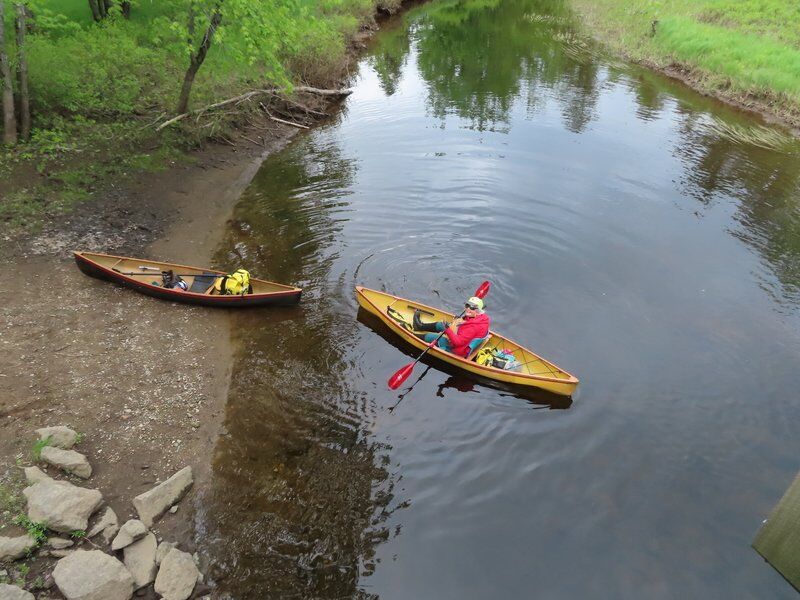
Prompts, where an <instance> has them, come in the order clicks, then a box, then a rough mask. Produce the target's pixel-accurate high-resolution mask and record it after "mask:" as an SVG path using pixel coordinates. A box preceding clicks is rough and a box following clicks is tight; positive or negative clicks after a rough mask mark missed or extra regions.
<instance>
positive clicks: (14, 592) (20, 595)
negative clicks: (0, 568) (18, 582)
mask: <svg viewBox="0 0 800 600" xmlns="http://www.w3.org/2000/svg"><path fill="white" fill-rule="evenodd" d="M0 600H34V598H33V594H31V593H30V592H26V591H25V590H23V589H22V588H18V587H17V586H15V585H9V584H7V583H0Z"/></svg>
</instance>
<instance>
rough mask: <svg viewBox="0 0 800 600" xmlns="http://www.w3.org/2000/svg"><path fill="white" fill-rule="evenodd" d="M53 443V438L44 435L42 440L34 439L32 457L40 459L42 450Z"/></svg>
mask: <svg viewBox="0 0 800 600" xmlns="http://www.w3.org/2000/svg"><path fill="white" fill-rule="evenodd" d="M52 443H53V438H51V437H46V438H44V439H43V440H36V442H34V444H33V450H32V452H33V458H34V460H41V458H42V450H44V449H45V448H46V447H47V446H49V445H51V444H52Z"/></svg>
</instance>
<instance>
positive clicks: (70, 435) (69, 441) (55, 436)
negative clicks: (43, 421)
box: [36, 425, 78, 450]
mask: <svg viewBox="0 0 800 600" xmlns="http://www.w3.org/2000/svg"><path fill="white" fill-rule="evenodd" d="M36 433H37V434H38V435H39V439H40V440H46V439H48V438H50V445H51V446H56V447H58V448H64V449H65V450H68V449H69V448H72V447H73V446H74V445H75V442H77V441H78V434H77V433H75V432H74V431H73V430H72V429H70V428H69V427H64V426H63V425H58V426H56V427H42V428H41V429H37V430H36Z"/></svg>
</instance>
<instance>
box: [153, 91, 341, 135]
mask: <svg viewBox="0 0 800 600" xmlns="http://www.w3.org/2000/svg"><path fill="white" fill-rule="evenodd" d="M280 91H281V90H279V89H278V88H270V89H265V90H253V91H251V92H247V93H246V94H242V95H240V96H236V97H234V98H228V99H227V100H223V101H222V102H217V103H216V104H210V105H208V106H204V107H203V108H197V109H195V110H190V111H189V112H185V113H183V114H180V115H178V116H177V117H172V118H171V119H169V120H168V121H164V122H163V123H162V124H161V125H159V126H158V127H156V131H161V130H162V129H164V128H165V127H168V126H169V125H172V124H173V123H177V122H178V121H181V120H183V119H185V118H186V117H188V116H189V115H193V114H199V113H203V112H205V111H207V110H213V109H215V108H221V107H223V106H227V105H228V104H233V103H238V102H242V101H244V100H247V99H249V98H252V97H253V96H260V95H264V94H272V95H275V94H277V93H278V92H280ZM294 91H295V92H302V93H307V94H317V95H318V96H349V95H350V94H352V93H353V90H349V89H341V90H325V89H320V88H315V87H309V86H306V85H301V86H297V87H296V88H294ZM288 124H289V125H296V124H294V123H288ZM301 127H305V125H302V126H301ZM305 128H306V129H308V127H305Z"/></svg>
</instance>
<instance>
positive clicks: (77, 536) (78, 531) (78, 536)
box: [69, 529, 86, 539]
mask: <svg viewBox="0 0 800 600" xmlns="http://www.w3.org/2000/svg"><path fill="white" fill-rule="evenodd" d="M69 535H70V537H72V538H75V539H81V538H85V537H86V531H84V530H83V529H76V530H75V531H73V532H71V533H70V534H69Z"/></svg>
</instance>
